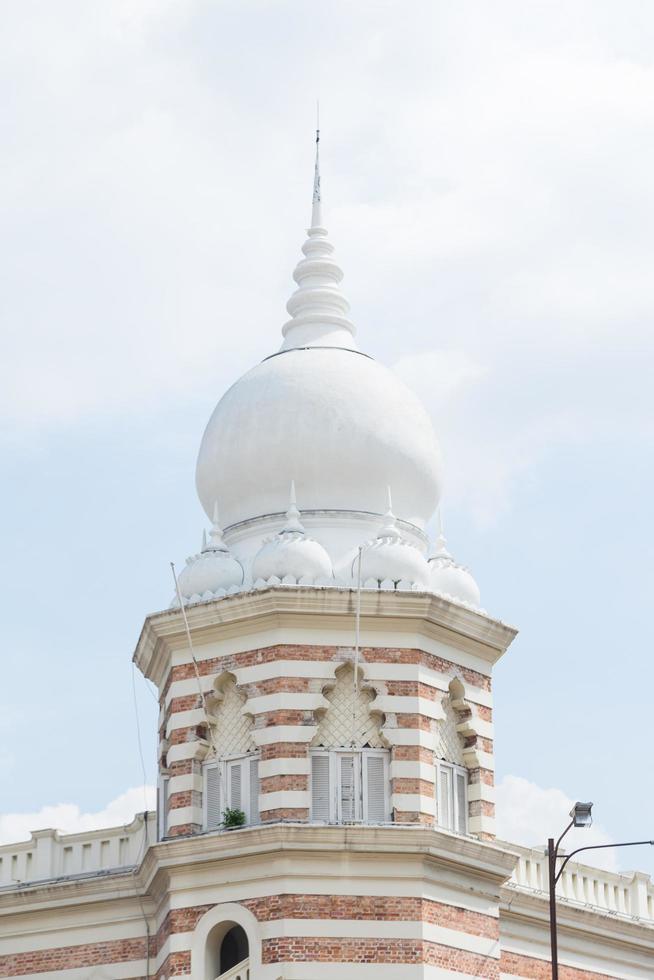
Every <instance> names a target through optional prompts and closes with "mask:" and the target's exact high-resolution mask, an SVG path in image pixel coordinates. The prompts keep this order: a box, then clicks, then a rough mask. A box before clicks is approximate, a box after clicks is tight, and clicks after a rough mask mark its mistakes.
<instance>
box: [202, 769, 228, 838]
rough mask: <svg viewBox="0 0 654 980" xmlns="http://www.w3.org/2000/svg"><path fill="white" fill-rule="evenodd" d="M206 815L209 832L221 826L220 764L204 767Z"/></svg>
mask: <svg viewBox="0 0 654 980" xmlns="http://www.w3.org/2000/svg"><path fill="white" fill-rule="evenodd" d="M204 815H205V816H204V820H205V826H206V828H207V830H214V829H215V828H216V827H219V826H220V824H221V822H222V817H223V815H222V812H221V809H220V763H214V764H213V765H210V766H205V767H204Z"/></svg>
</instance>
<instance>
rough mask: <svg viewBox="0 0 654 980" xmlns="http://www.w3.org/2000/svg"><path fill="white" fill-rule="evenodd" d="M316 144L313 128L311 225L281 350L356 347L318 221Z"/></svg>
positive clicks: (327, 243)
mask: <svg viewBox="0 0 654 980" xmlns="http://www.w3.org/2000/svg"><path fill="white" fill-rule="evenodd" d="M319 148H320V130H319V129H317V130H316V164H315V170H314V177H313V200H312V207H311V227H310V228H309V229H308V235H309V237H308V239H307V240H306V242H305V243H304V245H303V246H302V251H303V253H304V256H305V258H303V259H301V260H300V261H299V262H298V264H297V266H296V267H295V272H294V273H293V278H294V279H295V281H296V283H297V284H298V289H296V291H295V292H294V293H293V295H292V296H291V298H290V299H289V301H288V303H287V304H286V309H287V310H288V312H289V313H290V314H291V319H290V320H289V321H288V322H287V323H285V324H284V326H283V327H282V334H283V336H284V343H283V344H282V346H281V350H291V349H293V348H297V347H345V348H347V349H349V350H357V345H356V342H355V340H354V334H355V327H354V324H353V323H352V321H351V320H349V319H348V317H347V313H348V312H349V309H350V304H349V303H348V301H347V300H346V298H345V296H344V295H343V293H342V292H341V289H340V283H341V281H342V279H343V271H342V269H341V268H340V266H339V265H338V264H337V263H336V262H335V261H334V258H333V253H334V246H333V245H332V244H331V242H330V241H329V240H328V238H327V229H326V228H325V227H324V226H323V223H322V196H321V190H320V156H319V153H320V150H319Z"/></svg>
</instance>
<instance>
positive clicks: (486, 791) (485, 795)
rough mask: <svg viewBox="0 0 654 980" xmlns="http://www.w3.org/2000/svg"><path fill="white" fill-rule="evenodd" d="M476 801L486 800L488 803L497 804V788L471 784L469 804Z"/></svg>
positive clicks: (469, 787) (485, 784) (484, 784)
mask: <svg viewBox="0 0 654 980" xmlns="http://www.w3.org/2000/svg"><path fill="white" fill-rule="evenodd" d="M476 800H486V801H487V802H488V803H494V802H495V787H494V786H489V785H488V784H487V783H470V784H469V786H468V802H469V803H472V802H474V801H476Z"/></svg>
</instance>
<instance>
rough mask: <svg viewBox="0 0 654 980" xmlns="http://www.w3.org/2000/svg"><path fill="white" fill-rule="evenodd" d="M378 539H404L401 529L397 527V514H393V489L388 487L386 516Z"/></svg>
mask: <svg viewBox="0 0 654 980" xmlns="http://www.w3.org/2000/svg"><path fill="white" fill-rule="evenodd" d="M377 537H378V538H387V539H388V538H392V539H394V540H398V541H399V539H400V538H401V537H402V535H401V534H400V529H399V528H398V526H397V523H396V518H395V514H394V513H393V498H392V497H391V488H390V487H386V513H385V514H384V523H383V524H382V526H381V528H380V530H379V534H378V535H377Z"/></svg>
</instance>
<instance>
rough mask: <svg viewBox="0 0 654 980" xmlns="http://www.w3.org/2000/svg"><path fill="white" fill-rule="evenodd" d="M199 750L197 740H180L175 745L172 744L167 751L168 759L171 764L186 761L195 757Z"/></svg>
mask: <svg viewBox="0 0 654 980" xmlns="http://www.w3.org/2000/svg"><path fill="white" fill-rule="evenodd" d="M197 751H198V743H197V742H178V743H176V744H175V745H171V746H170V748H169V749H168V751H167V752H166V761H167V763H168V765H169V766H170V765H171V764H172V763H173V762H184V761H186V760H187V759H194V758H195V756H196V753H197Z"/></svg>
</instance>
